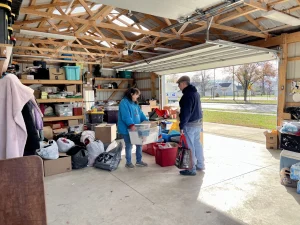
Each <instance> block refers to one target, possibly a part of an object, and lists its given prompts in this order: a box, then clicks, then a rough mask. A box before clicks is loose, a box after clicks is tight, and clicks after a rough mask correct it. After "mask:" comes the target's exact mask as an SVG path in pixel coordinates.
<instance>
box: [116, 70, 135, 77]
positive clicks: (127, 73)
mask: <svg viewBox="0 0 300 225" xmlns="http://www.w3.org/2000/svg"><path fill="white" fill-rule="evenodd" d="M131 75H132V72H131V71H120V72H119V76H120V78H131Z"/></svg>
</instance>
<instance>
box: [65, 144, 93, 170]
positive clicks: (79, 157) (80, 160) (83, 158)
mask: <svg viewBox="0 0 300 225" xmlns="http://www.w3.org/2000/svg"><path fill="white" fill-rule="evenodd" d="M67 155H70V156H71V160H72V169H82V168H84V167H87V165H88V162H89V155H88V151H87V150H86V148H85V147H82V146H74V147H72V148H71V149H70V150H69V151H68V152H67Z"/></svg>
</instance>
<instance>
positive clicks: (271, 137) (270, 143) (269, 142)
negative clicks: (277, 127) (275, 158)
mask: <svg viewBox="0 0 300 225" xmlns="http://www.w3.org/2000/svg"><path fill="white" fill-rule="evenodd" d="M264 134H265V136H266V148H267V149H278V132H277V131H273V132H270V131H265V132H264Z"/></svg>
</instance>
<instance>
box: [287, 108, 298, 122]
mask: <svg viewBox="0 0 300 225" xmlns="http://www.w3.org/2000/svg"><path fill="white" fill-rule="evenodd" d="M285 111H286V112H287V113H290V114H291V115H292V119H296V120H300V107H288V108H286V110H285Z"/></svg>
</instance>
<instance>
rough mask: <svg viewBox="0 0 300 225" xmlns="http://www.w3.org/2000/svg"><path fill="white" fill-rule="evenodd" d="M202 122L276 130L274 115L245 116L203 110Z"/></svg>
mask: <svg viewBox="0 0 300 225" xmlns="http://www.w3.org/2000/svg"><path fill="white" fill-rule="evenodd" d="M203 112H204V115H203V120H204V122H210V123H220V124H230V125H236V126H245V127H254V128H262V129H276V115H274V116H271V115H264V114H247V113H235V112H222V111H210V110H205V109H204V110H203Z"/></svg>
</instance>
